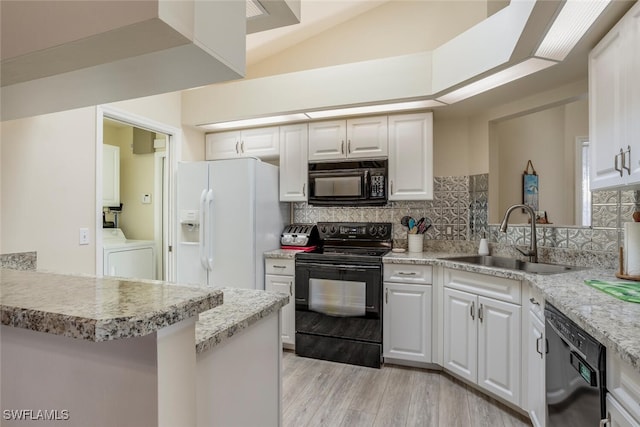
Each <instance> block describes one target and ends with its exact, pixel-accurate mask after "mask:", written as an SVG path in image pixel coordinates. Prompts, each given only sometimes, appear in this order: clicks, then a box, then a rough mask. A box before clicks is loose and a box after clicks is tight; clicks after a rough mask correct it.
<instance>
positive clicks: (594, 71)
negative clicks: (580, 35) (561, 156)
mask: <svg viewBox="0 0 640 427" xmlns="http://www.w3.org/2000/svg"><path fill="white" fill-rule="evenodd" d="M622 42H623V36H622V34H621V32H620V26H616V27H615V28H614V29H613V30H612V31H611V32H610V33H609V34H607V35H606V36H605V37H604V38H603V39H602V41H601V42H600V43H599V44H598V45H597V46H596V47H595V49H594V50H593V51H592V52H591V53H590V55H589V135H590V144H591V189H593V190H597V189H599V188H608V187H613V186H617V185H621V184H622V182H623V177H622V174H621V173H620V172H619V171H617V170H616V159H617V161H618V165H617V166H618V168H621V167H622V165H621V162H620V161H621V158H620V156H618V155H619V154H620V143H621V138H622V135H620V133H621V126H620V120H621V117H622V107H623V103H622V94H621V92H620V91H621V90H622V87H621V74H622V65H623V64H622V55H621V53H622V52H621V48H622Z"/></svg>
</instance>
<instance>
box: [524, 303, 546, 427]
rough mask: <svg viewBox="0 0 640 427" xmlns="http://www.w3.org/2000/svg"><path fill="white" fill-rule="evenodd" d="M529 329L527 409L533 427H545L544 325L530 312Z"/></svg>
mask: <svg viewBox="0 0 640 427" xmlns="http://www.w3.org/2000/svg"><path fill="white" fill-rule="evenodd" d="M528 329H529V343H528V344H529V345H528V349H529V350H528V361H527V363H528V369H527V395H528V405H527V409H528V410H529V418H530V419H531V423H532V424H533V426H534V427H544V426H545V424H546V402H545V383H544V377H545V370H544V354H545V350H544V348H545V341H544V323H543V322H542V320H540V319H539V318H538V316H537V315H536V313H534V312H533V311H529V328H528Z"/></svg>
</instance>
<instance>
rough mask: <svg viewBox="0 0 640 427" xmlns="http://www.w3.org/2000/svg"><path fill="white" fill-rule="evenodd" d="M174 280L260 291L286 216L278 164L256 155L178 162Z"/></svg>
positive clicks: (277, 246)
mask: <svg viewBox="0 0 640 427" xmlns="http://www.w3.org/2000/svg"><path fill="white" fill-rule="evenodd" d="M177 203H178V236H177V237H178V239H177V242H178V245H177V248H176V250H177V254H176V257H177V267H176V276H177V282H178V283H181V284H201V285H207V286H215V287H221V286H226V287H233V288H245V289H264V260H263V253H264V252H265V251H269V250H273V249H277V248H279V247H280V233H281V232H282V228H283V227H284V223H285V221H284V217H285V215H286V212H285V206H284V204H282V203H280V201H279V192H278V168H277V167H276V166H273V165H270V164H268V163H263V162H262V161H260V160H258V159H254V158H242V159H230V160H215V161H206V162H180V163H178V176H177Z"/></svg>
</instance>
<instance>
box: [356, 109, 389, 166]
mask: <svg viewBox="0 0 640 427" xmlns="http://www.w3.org/2000/svg"><path fill="white" fill-rule="evenodd" d="M388 140H389V136H388V134H387V116H383V117H362V118H358V119H350V120H347V157H348V158H350V159H357V158H365V159H371V158H376V157H387V155H388V153H389V148H388V147H389V145H388Z"/></svg>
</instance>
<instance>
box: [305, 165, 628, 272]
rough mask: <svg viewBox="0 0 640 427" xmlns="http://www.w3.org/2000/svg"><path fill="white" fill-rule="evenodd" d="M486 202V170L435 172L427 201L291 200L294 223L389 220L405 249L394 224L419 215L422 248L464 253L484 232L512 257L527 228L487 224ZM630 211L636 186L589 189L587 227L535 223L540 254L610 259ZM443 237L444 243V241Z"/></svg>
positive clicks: (554, 257) (614, 256) (401, 232)
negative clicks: (327, 203)
mask: <svg viewBox="0 0 640 427" xmlns="http://www.w3.org/2000/svg"><path fill="white" fill-rule="evenodd" d="M488 200H489V175H488V174H479V175H471V176H440V177H435V178H434V198H433V200H427V201H403V202H389V203H388V204H387V205H386V206H381V207H358V208H350V207H316V206H310V205H308V204H307V203H294V205H293V220H294V222H297V223H315V222H323V221H340V222H346V221H354V222H360V221H362V222H390V223H392V224H393V238H394V245H396V246H404V247H406V239H407V228H406V227H404V226H402V225H401V224H400V219H401V218H402V217H403V216H405V215H409V216H412V217H413V218H415V219H416V220H417V219H419V218H421V217H423V216H424V217H427V218H429V219H430V220H431V223H432V227H431V228H430V229H429V230H428V231H427V233H426V234H425V247H431V248H434V249H439V248H444V247H446V248H454V247H459V248H460V249H461V250H463V251H469V250H470V249H471V250H472V249H473V248H474V247H475V242H474V241H476V240H479V239H480V238H481V237H482V236H484V235H486V236H487V238H488V239H489V241H490V242H491V244H492V248H494V249H496V250H497V251H498V252H500V253H504V252H510V253H512V254H514V253H515V254H516V255H517V252H515V251H512V250H511V249H510V247H511V246H513V245H522V246H526V245H529V242H530V240H529V237H530V236H529V234H530V231H529V226H523V225H515V226H509V228H508V230H507V233H501V232H500V231H499V230H498V225H497V224H491V225H490V224H488ZM636 210H639V211H640V191H639V190H624V191H621V190H614V191H597V192H593V194H592V226H591V227H577V226H553V225H538V226H537V230H536V234H537V238H538V246H539V248H540V252H541V255H543V256H544V257H545V258H548V259H550V260H555V261H556V262H562V259H573V258H576V256H577V255H576V254H577V253H579V252H584V251H586V252H589V253H592V254H591V255H592V256H594V257H600V258H602V259H604V260H605V262H604V263H605V264H610V263H613V262H615V259H617V251H618V247H619V246H620V245H621V243H622V241H623V232H622V230H623V227H624V223H625V222H627V221H632V218H631V215H632V214H633V212H634V211H636ZM444 241H449V242H448V243H446V244H445V242H444ZM438 242H441V243H438ZM472 242H474V243H472ZM443 244H444V246H443ZM558 253H561V254H562V256H559V255H558ZM563 257H564V258H563Z"/></svg>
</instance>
